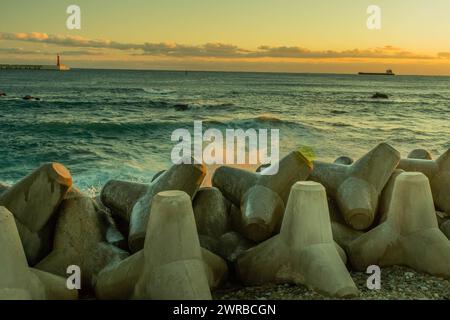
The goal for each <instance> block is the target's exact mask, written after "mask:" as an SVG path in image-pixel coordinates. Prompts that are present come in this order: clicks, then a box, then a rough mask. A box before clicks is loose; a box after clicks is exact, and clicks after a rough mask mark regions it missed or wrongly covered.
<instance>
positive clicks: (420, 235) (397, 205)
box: [346, 172, 450, 278]
mask: <svg viewBox="0 0 450 320" xmlns="http://www.w3.org/2000/svg"><path fill="white" fill-rule="evenodd" d="M383 217H384V218H382V222H381V224H380V225H378V226H377V227H376V228H374V229H372V230H370V231H369V232H367V233H364V234H363V235H361V236H360V237H358V238H357V239H356V240H354V241H352V242H351V243H350V244H349V245H348V246H347V247H346V251H347V253H348V256H349V260H350V262H351V264H352V265H353V267H354V268H356V269H357V270H361V271H363V270H366V268H367V267H368V266H370V265H378V266H380V267H383V266H390V265H406V266H409V267H411V268H413V269H415V270H417V271H423V272H427V273H429V274H432V275H436V276H442V277H445V278H450V241H449V240H448V239H447V238H446V237H445V235H444V234H443V233H442V232H441V231H440V230H439V228H438V224H437V218H436V213H435V210H434V206H433V198H432V195H431V190H430V185H429V182H428V179H427V177H425V175H423V174H422V173H419V172H404V173H402V174H400V175H398V176H397V178H396V180H395V185H394V189H393V191H392V198H391V202H390V206H389V209H388V212H387V214H384V215H383Z"/></svg>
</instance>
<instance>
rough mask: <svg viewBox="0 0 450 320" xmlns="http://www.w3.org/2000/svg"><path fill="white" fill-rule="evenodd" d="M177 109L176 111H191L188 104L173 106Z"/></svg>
mask: <svg viewBox="0 0 450 320" xmlns="http://www.w3.org/2000/svg"><path fill="white" fill-rule="evenodd" d="M173 107H174V108H175V110H176V111H186V110H188V109H189V105H188V104H182V103H180V104H176V105H174V106H173Z"/></svg>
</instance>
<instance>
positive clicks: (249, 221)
mask: <svg viewBox="0 0 450 320" xmlns="http://www.w3.org/2000/svg"><path fill="white" fill-rule="evenodd" d="M278 166H279V170H278V172H277V173H276V174H273V175H266V174H264V171H265V170H269V169H270V168H267V169H264V170H263V172H261V173H260V174H257V173H253V172H249V171H246V170H241V169H237V168H232V167H226V166H222V167H220V168H218V169H217V170H216V172H215V173H214V176H213V185H214V186H215V187H217V188H219V190H220V191H222V193H223V195H224V196H225V197H226V198H227V199H228V200H230V201H231V202H232V203H233V204H234V205H235V206H237V207H239V208H240V213H241V218H240V221H239V222H238V225H239V227H238V229H239V232H241V233H242V234H243V235H244V236H245V237H247V238H248V239H250V240H252V241H257V242H261V241H263V240H266V239H268V238H269V237H270V236H272V235H273V234H274V233H276V232H278V230H279V228H280V225H281V221H282V220H283V212H284V208H285V203H286V202H287V199H288V197H289V191H290V188H291V187H292V185H293V184H294V183H295V182H297V181H300V180H305V179H306V178H308V176H309V174H310V172H311V170H312V163H311V162H310V161H309V160H308V159H307V158H306V157H305V156H303V154H302V153H301V152H299V151H294V152H291V153H290V154H288V155H287V156H286V157H284V158H283V159H282V160H281V161H280V162H279V164H278Z"/></svg>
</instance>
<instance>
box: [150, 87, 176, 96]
mask: <svg viewBox="0 0 450 320" xmlns="http://www.w3.org/2000/svg"><path fill="white" fill-rule="evenodd" d="M141 89H142V91H144V92H147V93H150V94H157V95H168V94H173V93H176V92H177V91H176V90H172V89H160V88H141Z"/></svg>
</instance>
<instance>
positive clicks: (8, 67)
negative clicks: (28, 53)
mask: <svg viewBox="0 0 450 320" xmlns="http://www.w3.org/2000/svg"><path fill="white" fill-rule="evenodd" d="M0 70H50V71H52V70H53V71H69V70H70V68H69V67H68V66H66V65H64V64H62V63H61V58H60V56H59V54H57V55H56V65H54V66H52V65H39V64H0Z"/></svg>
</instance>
